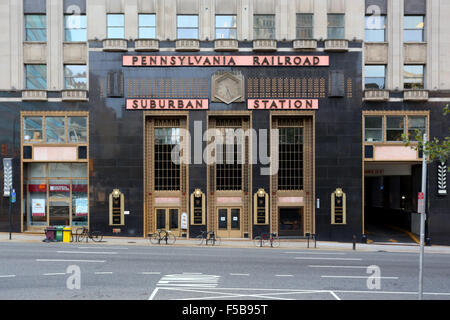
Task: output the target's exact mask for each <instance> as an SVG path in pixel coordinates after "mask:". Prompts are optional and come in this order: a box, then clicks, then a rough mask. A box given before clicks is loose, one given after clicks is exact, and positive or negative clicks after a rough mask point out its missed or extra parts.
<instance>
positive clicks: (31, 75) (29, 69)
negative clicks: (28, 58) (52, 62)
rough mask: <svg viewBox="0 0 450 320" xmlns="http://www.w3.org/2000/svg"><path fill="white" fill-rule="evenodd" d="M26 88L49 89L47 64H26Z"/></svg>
mask: <svg viewBox="0 0 450 320" xmlns="http://www.w3.org/2000/svg"><path fill="white" fill-rule="evenodd" d="M25 88H26V89H29V90H45V89H47V66H46V65H45V64H28V65H25Z"/></svg>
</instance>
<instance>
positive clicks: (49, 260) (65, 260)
mask: <svg viewBox="0 0 450 320" xmlns="http://www.w3.org/2000/svg"><path fill="white" fill-rule="evenodd" d="M36 261H39V262H100V263H101V262H105V260H67V259H36Z"/></svg>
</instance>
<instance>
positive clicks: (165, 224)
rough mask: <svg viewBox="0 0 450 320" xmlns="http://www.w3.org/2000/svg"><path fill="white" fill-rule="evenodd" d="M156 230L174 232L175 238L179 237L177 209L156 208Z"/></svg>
mask: <svg viewBox="0 0 450 320" xmlns="http://www.w3.org/2000/svg"><path fill="white" fill-rule="evenodd" d="M156 229H163V230H170V231H172V232H174V234H175V236H179V235H180V215H179V209H173V208H157V209H156Z"/></svg>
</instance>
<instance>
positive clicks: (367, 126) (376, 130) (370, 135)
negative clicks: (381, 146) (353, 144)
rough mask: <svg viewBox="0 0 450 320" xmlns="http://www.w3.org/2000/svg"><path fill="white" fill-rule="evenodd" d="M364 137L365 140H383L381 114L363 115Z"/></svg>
mask: <svg viewBox="0 0 450 320" xmlns="http://www.w3.org/2000/svg"><path fill="white" fill-rule="evenodd" d="M364 139H365V141H366V142H382V141H383V116H365V117H364Z"/></svg>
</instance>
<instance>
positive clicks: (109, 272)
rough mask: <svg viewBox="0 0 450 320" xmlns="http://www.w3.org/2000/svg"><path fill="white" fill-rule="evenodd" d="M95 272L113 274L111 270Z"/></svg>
mask: <svg viewBox="0 0 450 320" xmlns="http://www.w3.org/2000/svg"><path fill="white" fill-rule="evenodd" d="M95 274H113V273H112V272H111V271H98V272H95Z"/></svg>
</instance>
